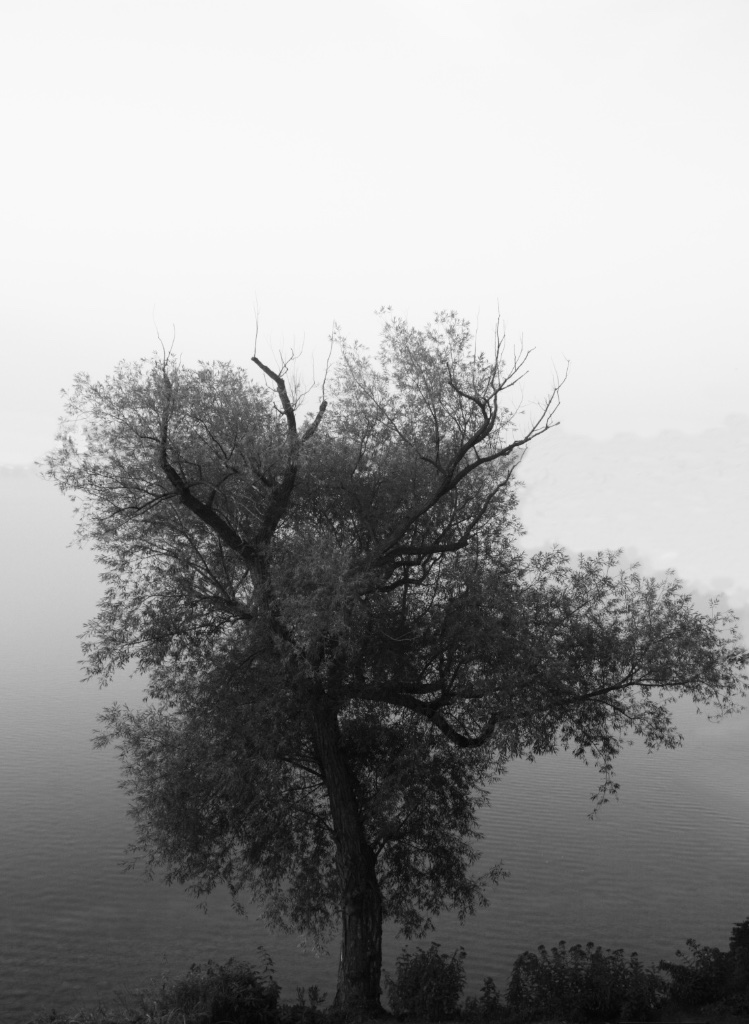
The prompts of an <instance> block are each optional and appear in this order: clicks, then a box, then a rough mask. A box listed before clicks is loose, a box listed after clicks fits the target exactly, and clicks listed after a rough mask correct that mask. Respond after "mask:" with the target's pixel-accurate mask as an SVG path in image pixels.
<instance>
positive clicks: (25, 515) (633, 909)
mask: <svg viewBox="0 0 749 1024" xmlns="http://www.w3.org/2000/svg"><path fill="white" fill-rule="evenodd" d="M0 483H1V484H2V490H1V491H0V500H2V507H3V508H4V509H5V510H6V512H5V513H4V518H5V523H4V526H5V528H4V531H3V533H2V552H1V553H2V566H3V575H4V586H3V588H2V594H1V595H0V601H2V605H0V622H2V630H3V632H2V651H1V652H0V654H1V660H0V666H1V674H0V707H2V715H1V717H0V823H1V825H0V828H1V829H2V845H1V847H0V850H1V853H0V856H1V857H2V863H1V870H0V913H1V914H2V917H1V919H0V972H1V979H0V980H1V984H0V1020H2V1021H3V1022H8V1024H15V1022H21V1021H25V1020H26V1019H28V1017H30V1016H31V1015H32V1014H33V1013H35V1012H37V1011H39V1010H41V1009H42V1008H51V1007H53V1006H54V1007H56V1008H57V1009H58V1010H61V1011H62V1010H65V1009H74V1008H76V1007H79V1006H81V1005H86V1004H90V1003H92V1002H95V1001H96V1000H97V998H106V999H109V997H110V996H111V993H112V991H113V990H114V989H117V988H126V987H128V986H137V985H139V984H143V983H144V982H146V981H148V980H149V979H151V978H156V977H158V976H159V975H160V973H161V972H162V971H163V970H166V971H169V972H173V973H175V974H179V973H181V972H183V971H184V970H185V969H186V968H187V967H188V966H189V965H190V963H192V962H193V961H202V960H206V959H208V958H209V957H213V958H215V959H225V958H227V957H229V956H232V955H234V956H238V957H243V958H247V959H250V960H252V959H253V957H254V956H255V955H256V948H257V946H258V945H260V944H262V945H263V946H265V948H266V949H267V950H268V951H269V952H270V953H271V955H272V957H273V959H274V961H275V963H276V969H277V978H278V980H279V981H280V983H281V984H282V986H283V988H284V994H285V995H286V996H287V997H289V998H293V997H294V990H295V986H296V985H297V984H303V985H308V984H312V983H318V984H320V985H321V987H322V988H323V990H325V989H328V990H331V989H332V987H333V986H334V977H335V957H334V956H331V957H328V958H322V959H316V958H315V957H314V956H313V955H312V954H311V953H308V952H305V951H304V949H303V948H300V946H299V943H298V939H297V938H296V937H294V936H278V935H273V934H270V933H268V932H267V930H266V929H265V927H264V926H263V924H262V923H261V922H259V921H258V920H257V915H256V914H254V913H252V912H250V913H249V914H248V916H247V917H246V918H238V917H237V916H236V915H235V914H233V912H232V911H231V908H230V907H229V903H228V899H227V898H226V897H225V895H224V894H222V893H218V894H216V897H215V898H214V899H213V900H212V902H211V904H210V907H209V911H208V913H207V914H203V913H202V912H201V911H200V910H198V909H197V908H196V906H195V904H194V903H193V901H192V900H191V899H190V898H188V897H186V896H185V895H183V894H182V893H181V892H180V891H179V890H176V889H167V888H166V887H164V886H161V885H159V884H157V883H148V882H146V881H144V880H143V879H142V878H141V877H140V876H138V875H134V874H124V873H122V871H121V869H120V866H119V863H120V861H121V859H122V851H123V848H124V846H125V845H126V843H127V841H128V837H129V825H128V822H127V819H126V816H125V809H126V807H125V799H124V796H123V794H122V793H121V791H120V790H119V789H118V788H117V765H116V762H115V760H114V758H113V756H112V755H111V754H110V753H109V752H107V751H104V752H95V751H93V750H92V749H91V748H90V742H89V740H90V736H91V733H92V731H93V728H94V726H95V718H96V714H97V711H98V710H99V709H100V708H101V707H102V706H104V705H105V704H107V703H109V702H111V701H112V700H114V699H117V700H129V701H130V702H135V701H137V699H138V691H139V686H138V683H137V682H133V681H128V680H122V681H121V682H119V683H118V684H117V685H116V686H113V687H112V688H111V689H110V690H109V691H104V692H101V691H99V690H97V688H96V687H95V685H92V684H82V683H80V682H79V681H78V680H79V671H78V668H77V664H76V662H77V658H78V647H77V641H76V639H75V635H76V633H78V632H80V628H81V623H82V622H83V621H84V619H85V618H86V616H87V615H89V614H90V612H91V610H92V608H93V606H94V603H95V599H96V593H97V584H96V574H95V570H94V568H93V566H92V564H91V560H90V556H89V555H87V554H83V553H81V552H79V551H76V550H70V549H66V548H65V546H64V545H65V543H66V542H67V540H68V539H69V537H70V529H71V527H70V517H69V515H68V514H67V512H66V507H65V503H64V502H62V500H61V499H59V498H57V497H56V496H55V495H54V494H52V495H51V494H50V489H49V487H48V486H46V485H44V484H42V483H40V482H38V481H35V480H28V479H23V480H20V478H19V479H17V480H16V481H15V482H14V480H13V478H12V477H5V478H3V479H1V480H0ZM680 722H681V725H682V728H683V731H684V732H685V733H686V734H687V742H686V745H685V747H684V748H683V749H681V750H679V751H675V752H667V753H663V754H656V755H651V756H647V755H646V754H644V753H643V752H642V751H641V750H640V749H638V748H634V749H633V750H632V751H630V752H628V753H627V755H626V757H624V758H623V759H622V761H621V765H620V770H619V777H620V779H621V781H622V783H623V791H622V795H621V799H620V801H619V802H618V803H612V804H609V805H608V806H607V807H606V808H604V809H603V810H602V811H601V812H600V814H599V815H598V817H597V818H596V819H595V820H593V821H590V820H589V819H588V818H587V813H588V810H589V808H590V804H589V800H588V796H589V793H590V792H591V790H592V789H594V788H595V785H596V778H595V773H591V772H590V770H589V769H586V768H585V767H584V766H582V765H580V764H579V763H578V762H576V761H574V760H573V759H571V758H564V757H558V758H551V759H544V760H542V761H539V762H537V763H535V764H525V763H523V764H517V765H515V766H513V767H512V768H511V769H510V771H509V773H508V775H507V776H506V777H505V778H504V779H503V780H502V781H501V783H500V784H499V785H498V786H497V787H496V789H495V792H494V794H493V801H492V807H491V809H490V810H489V811H487V813H486V814H485V819H484V832H485V835H486V838H485V841H484V860H485V863H486V864H487V866H488V865H489V864H490V863H494V862H495V861H497V860H502V861H503V863H504V866H505V867H506V868H507V869H508V870H509V871H510V872H511V875H510V877H509V878H508V879H506V880H504V881H503V882H502V883H501V884H500V886H499V887H498V889H497V890H496V892H495V894H494V896H493V899H492V905H491V907H490V908H489V909H487V910H484V911H482V912H480V913H479V914H478V915H477V916H476V917H475V918H474V919H472V920H470V921H469V922H468V923H467V924H466V926H465V927H463V928H461V927H460V926H459V925H458V924H457V922H455V921H454V920H452V919H451V918H450V917H449V916H445V917H443V918H442V919H441V920H440V922H439V927H438V929H437V931H436V933H435V935H434V936H433V937H434V938H435V940H436V941H439V942H441V943H442V944H443V947H444V948H445V949H447V950H452V949H453V948H454V947H455V946H456V945H458V944H462V945H464V946H465V948H466V949H467V951H468V954H469V955H468V960H467V968H468V974H469V987H470V988H471V989H473V990H476V989H477V988H478V986H479V985H480V983H481V979H482V977H483V976H484V975H486V974H492V975H493V976H494V977H495V979H496V980H497V981H498V982H500V983H504V982H505V981H506V977H507V973H508V970H509V967H510V965H511V963H512V961H513V959H514V958H515V956H516V955H517V954H518V953H520V952H522V950H524V949H526V948H534V947H535V946H536V945H538V944H539V943H540V942H544V943H546V944H552V943H554V942H556V941H557V940H559V939H561V938H564V939H566V940H567V941H568V942H577V941H581V942H586V941H588V940H592V941H595V942H597V943H601V944H603V945H604V946H623V947H624V948H625V949H627V950H632V949H636V950H637V951H638V952H639V953H640V955H641V956H642V957H644V958H645V959H646V960H651V959H658V958H660V957H662V956H671V955H672V954H673V952H674V950H675V949H676V948H677V947H678V946H680V945H683V943H684V940H685V939H686V938H687V937H689V936H693V937H694V938H696V939H698V941H701V942H706V943H714V944H718V945H722V946H723V947H725V946H726V944H727V937H728V934H729V932H730V928H731V925H732V923H733V922H734V921H737V920H741V919H743V918H745V917H746V916H747V915H749V872H747V870H746V862H747V853H749V786H747V779H748V778H749V716H744V717H742V718H735V719H732V720H728V721H726V722H723V723H721V724H719V725H713V724H711V723H710V722H708V721H706V720H705V719H704V718H695V716H694V714H693V712H692V710H691V706H690V707H687V708H686V709H684V711H683V713H682V714H681V715H680ZM427 941H428V940H427ZM401 946H402V942H401V941H399V940H397V939H396V938H395V937H394V936H393V935H392V934H390V935H388V936H387V937H386V962H387V964H388V965H390V966H391V967H392V963H393V960H394V957H395V955H396V954H397V952H398V951H399V949H400V948H401ZM333 952H335V951H334V950H333Z"/></svg>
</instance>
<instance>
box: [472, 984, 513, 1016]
mask: <svg viewBox="0 0 749 1024" xmlns="http://www.w3.org/2000/svg"><path fill="white" fill-rule="evenodd" d="M506 1014H507V1010H506V1008H505V1007H504V1006H503V1005H502V1000H501V998H500V995H499V989H498V988H497V986H496V985H495V984H494V979H493V978H484V984H483V985H482V986H481V995H480V996H479V997H478V999H476V998H474V997H473V996H469V997H468V999H466V1001H465V1006H464V1007H463V1012H462V1014H461V1016H462V1017H464V1018H465V1019H466V1020H480V1021H496V1020H499V1019H500V1017H503V1016H506Z"/></svg>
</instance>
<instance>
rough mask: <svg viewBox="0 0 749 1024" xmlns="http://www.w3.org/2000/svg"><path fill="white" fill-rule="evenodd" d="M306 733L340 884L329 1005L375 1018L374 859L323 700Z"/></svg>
mask: <svg viewBox="0 0 749 1024" xmlns="http://www.w3.org/2000/svg"><path fill="white" fill-rule="evenodd" d="M312 731H313V737H314V743H315V749H316V752H317V756H318V759H319V763H320V767H321V769H322V774H323V778H324V780H325V785H326V788H327V791H328V799H329V800H330V811H331V817H332V820H333V834H334V837H335V844H336V862H337V867H338V876H339V879H340V891H341V921H342V927H343V934H342V938H341V959H340V962H339V966H338V989H337V992H336V997H335V1005H336V1006H337V1007H340V1008H341V1009H343V1010H345V1011H346V1012H347V1013H352V1014H354V1015H357V1016H380V1015H382V1014H383V1013H384V1010H383V1008H382V1004H381V1003H380V991H381V990H380V975H381V973H382V894H381V892H380V885H379V882H378V880H377V872H376V857H375V853H374V851H373V850H372V848H371V846H370V845H369V843H368V842H367V838H366V835H365V832H364V826H363V823H362V819H361V814H360V812H359V805H358V801H357V799H356V792H355V789H354V780H353V775H352V772H351V769H350V767H349V764H348V761H347V759H346V755H345V752H344V750H343V747H342V743H341V734H340V730H339V727H338V718H337V715H336V712H335V709H334V708H333V707H332V706H331V704H330V702H329V701H327V699H325V698H323V699H321V701H320V702H319V703H317V705H316V707H315V708H314V712H313V718H312Z"/></svg>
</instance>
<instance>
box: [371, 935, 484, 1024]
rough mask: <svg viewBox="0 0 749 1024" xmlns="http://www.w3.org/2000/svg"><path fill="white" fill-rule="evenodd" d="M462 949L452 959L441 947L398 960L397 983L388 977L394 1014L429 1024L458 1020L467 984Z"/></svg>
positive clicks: (406, 954) (387, 982)
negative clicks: (436, 1021)
mask: <svg viewBox="0 0 749 1024" xmlns="http://www.w3.org/2000/svg"><path fill="white" fill-rule="evenodd" d="M465 955H466V954H465V950H464V949H463V947H462V946H461V947H460V949H457V950H456V951H455V952H454V953H453V954H452V956H448V955H447V953H440V952H439V943H437V942H433V943H432V944H431V946H430V947H429V949H417V951H416V952H415V953H408V952H407V951H406V950H405V949H404V950H403V952H402V953H401V955H400V956H399V957H398V959H397V960H396V975H395V980H393V979H392V978H390V976H389V975H386V984H387V990H388V998H389V1000H390V1007H391V1009H392V1011H393V1013H395V1014H398V1015H399V1016H400V1015H404V1016H409V1017H419V1018H423V1019H426V1020H445V1019H446V1018H449V1017H455V1016H456V1015H457V1013H458V1003H459V1002H460V997H461V995H462V993H463V989H464V987H465V983H466V971H465V967H464V966H463V960H464V959H465Z"/></svg>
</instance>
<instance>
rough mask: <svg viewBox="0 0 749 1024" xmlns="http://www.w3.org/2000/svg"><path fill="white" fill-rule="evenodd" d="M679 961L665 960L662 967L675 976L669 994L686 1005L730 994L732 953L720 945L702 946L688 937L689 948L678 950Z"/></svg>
mask: <svg viewBox="0 0 749 1024" xmlns="http://www.w3.org/2000/svg"><path fill="white" fill-rule="evenodd" d="M676 956H677V957H678V959H679V962H678V963H674V962H673V961H670V960H661V962H660V963H659V964H658V966H659V967H660V969H661V970H662V971H665V972H666V973H667V974H669V975H670V976H671V982H670V984H669V996H670V998H671V1000H672V1001H673V1002H674V1003H675V1004H676V1005H677V1006H681V1007H684V1008H691V1007H695V1006H703V1005H704V1004H705V1003H715V1002H718V1001H719V1000H720V999H722V998H723V997H724V996H725V994H726V984H727V981H728V975H729V967H730V958H731V955H730V953H722V952H721V951H720V950H719V949H718V947H717V946H700V945H699V943H697V942H695V941H694V939H687V952H686V953H682V951H681V950H680V949H677V950H676Z"/></svg>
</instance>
